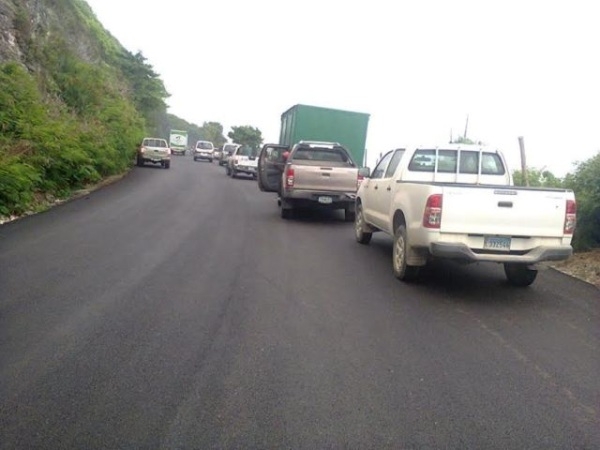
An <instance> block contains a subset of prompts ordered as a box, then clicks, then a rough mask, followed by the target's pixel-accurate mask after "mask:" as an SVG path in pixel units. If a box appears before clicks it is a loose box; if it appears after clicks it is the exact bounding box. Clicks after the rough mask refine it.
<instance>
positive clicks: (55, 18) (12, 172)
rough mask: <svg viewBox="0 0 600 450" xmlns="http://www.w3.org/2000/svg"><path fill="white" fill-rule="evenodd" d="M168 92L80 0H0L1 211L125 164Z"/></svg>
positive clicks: (160, 120)
mask: <svg viewBox="0 0 600 450" xmlns="http://www.w3.org/2000/svg"><path fill="white" fill-rule="evenodd" d="M167 97H168V93H167V91H166V89H165V87H164V84H163V82H162V80H161V79H160V78H159V76H158V74H156V73H155V72H154V70H153V68H152V66H151V65H150V64H149V63H148V62H147V61H146V59H145V58H144V56H143V55H142V54H139V53H138V54H132V53H131V52H129V51H128V50H126V49H125V48H124V47H123V46H122V45H121V44H120V43H119V42H118V41H117V40H116V39H115V38H114V37H113V36H112V35H111V34H110V33H109V32H108V31H107V30H105V29H104V27H103V26H102V24H101V23H100V22H99V21H98V20H97V18H96V17H95V15H94V14H93V12H92V10H91V9H90V8H89V6H88V5H87V3H85V1H83V0H35V1H34V0H0V215H12V214H19V213H22V212H23V211H25V210H28V209H31V208H36V207H37V206H39V205H40V204H43V203H44V202H45V201H46V200H47V199H53V198H56V197H64V196H66V195H68V194H69V192H71V191H72V190H73V189H77V188H79V187H81V186H83V185H86V184H88V183H93V182H96V181H98V180H100V179H102V178H104V177H107V176H110V175H114V174H117V173H121V172H123V171H124V170H126V169H127V168H128V167H129V166H130V164H131V161H132V160H133V156H134V153H135V149H136V146H137V144H138V143H139V141H140V140H141V138H142V137H143V136H144V135H145V134H147V133H151V134H153V133H155V132H156V133H158V132H159V131H160V130H164V129H165V128H168V118H167V105H166V99H167ZM165 124H167V125H165Z"/></svg>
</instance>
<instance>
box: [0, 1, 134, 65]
mask: <svg viewBox="0 0 600 450" xmlns="http://www.w3.org/2000/svg"><path fill="white" fill-rule="evenodd" d="M52 39H60V40H61V41H62V42H64V43H66V45H67V46H68V48H69V50H70V51H72V52H73V53H74V54H75V55H77V56H78V57H79V58H81V59H82V60H84V61H86V62H98V61H99V60H102V59H104V56H105V53H106V50H107V45H108V46H109V47H112V48H113V49H119V50H121V51H124V49H123V47H122V46H121V45H120V44H119V42H118V41H117V40H116V39H114V38H113V37H112V36H111V35H110V33H109V32H108V31H106V30H105V29H104V27H103V26H102V25H101V24H100V22H99V21H98V20H97V19H96V17H95V15H94V13H93V12H92V10H91V8H90V7H89V6H88V4H87V3H86V2H85V1H84V0H0V63H2V62H7V61H20V62H22V63H24V64H25V65H27V66H28V67H29V69H30V70H31V69H35V66H36V58H35V55H34V54H33V53H34V52H33V53H32V49H33V48H36V47H37V48H40V47H43V46H44V45H46V44H48V43H49V42H50V41H51V40H52Z"/></svg>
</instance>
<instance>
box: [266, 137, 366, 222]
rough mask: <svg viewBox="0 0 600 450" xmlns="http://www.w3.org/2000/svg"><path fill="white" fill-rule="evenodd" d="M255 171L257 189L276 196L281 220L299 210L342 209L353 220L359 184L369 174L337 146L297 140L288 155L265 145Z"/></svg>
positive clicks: (279, 148)
mask: <svg viewBox="0 0 600 450" xmlns="http://www.w3.org/2000/svg"><path fill="white" fill-rule="evenodd" d="M283 161H285V163H283ZM258 171H259V177H260V181H259V188H260V189H261V190H263V191H268V192H278V193H279V204H280V207H281V217H282V218H284V219H289V218H291V217H292V216H293V214H294V211H295V210H296V209H298V208H321V209H343V210H344V214H345V219H346V220H347V221H352V220H354V208H355V197H356V190H357V188H358V183H359V180H360V177H362V176H363V175H364V174H366V173H368V169H361V170H360V171H359V169H358V166H357V165H356V163H355V162H354V161H353V160H352V157H351V156H350V152H348V150H346V149H345V148H344V147H343V146H341V145H340V144H338V143H335V142H313V141H300V142H299V143H297V144H296V145H294V147H293V148H292V150H291V151H290V152H289V154H288V152H287V147H285V146H280V145H277V144H266V145H264V146H263V148H262V149H261V153H260V157H259V161H258Z"/></svg>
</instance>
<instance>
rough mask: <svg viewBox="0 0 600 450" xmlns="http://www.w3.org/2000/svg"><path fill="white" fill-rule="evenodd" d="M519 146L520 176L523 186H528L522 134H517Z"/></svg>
mask: <svg viewBox="0 0 600 450" xmlns="http://www.w3.org/2000/svg"><path fill="white" fill-rule="evenodd" d="M519 148H520V149H521V178H522V181H523V184H525V186H529V177H528V176H527V160H526V157H525V141H524V139H523V136H519Z"/></svg>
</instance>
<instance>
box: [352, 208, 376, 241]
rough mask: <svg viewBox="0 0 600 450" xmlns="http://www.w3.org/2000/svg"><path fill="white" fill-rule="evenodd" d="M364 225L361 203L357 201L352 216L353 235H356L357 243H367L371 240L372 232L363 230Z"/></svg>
mask: <svg viewBox="0 0 600 450" xmlns="http://www.w3.org/2000/svg"><path fill="white" fill-rule="evenodd" d="M366 225H367V224H366V223H365V216H364V215H363V210H362V205H361V204H360V203H359V204H357V205H356V213H355V218H354V235H355V237H356V242H358V243H359V244H364V245H367V244H368V243H369V242H371V238H372V237H373V233H369V232H367V231H364V230H365V228H366Z"/></svg>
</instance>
